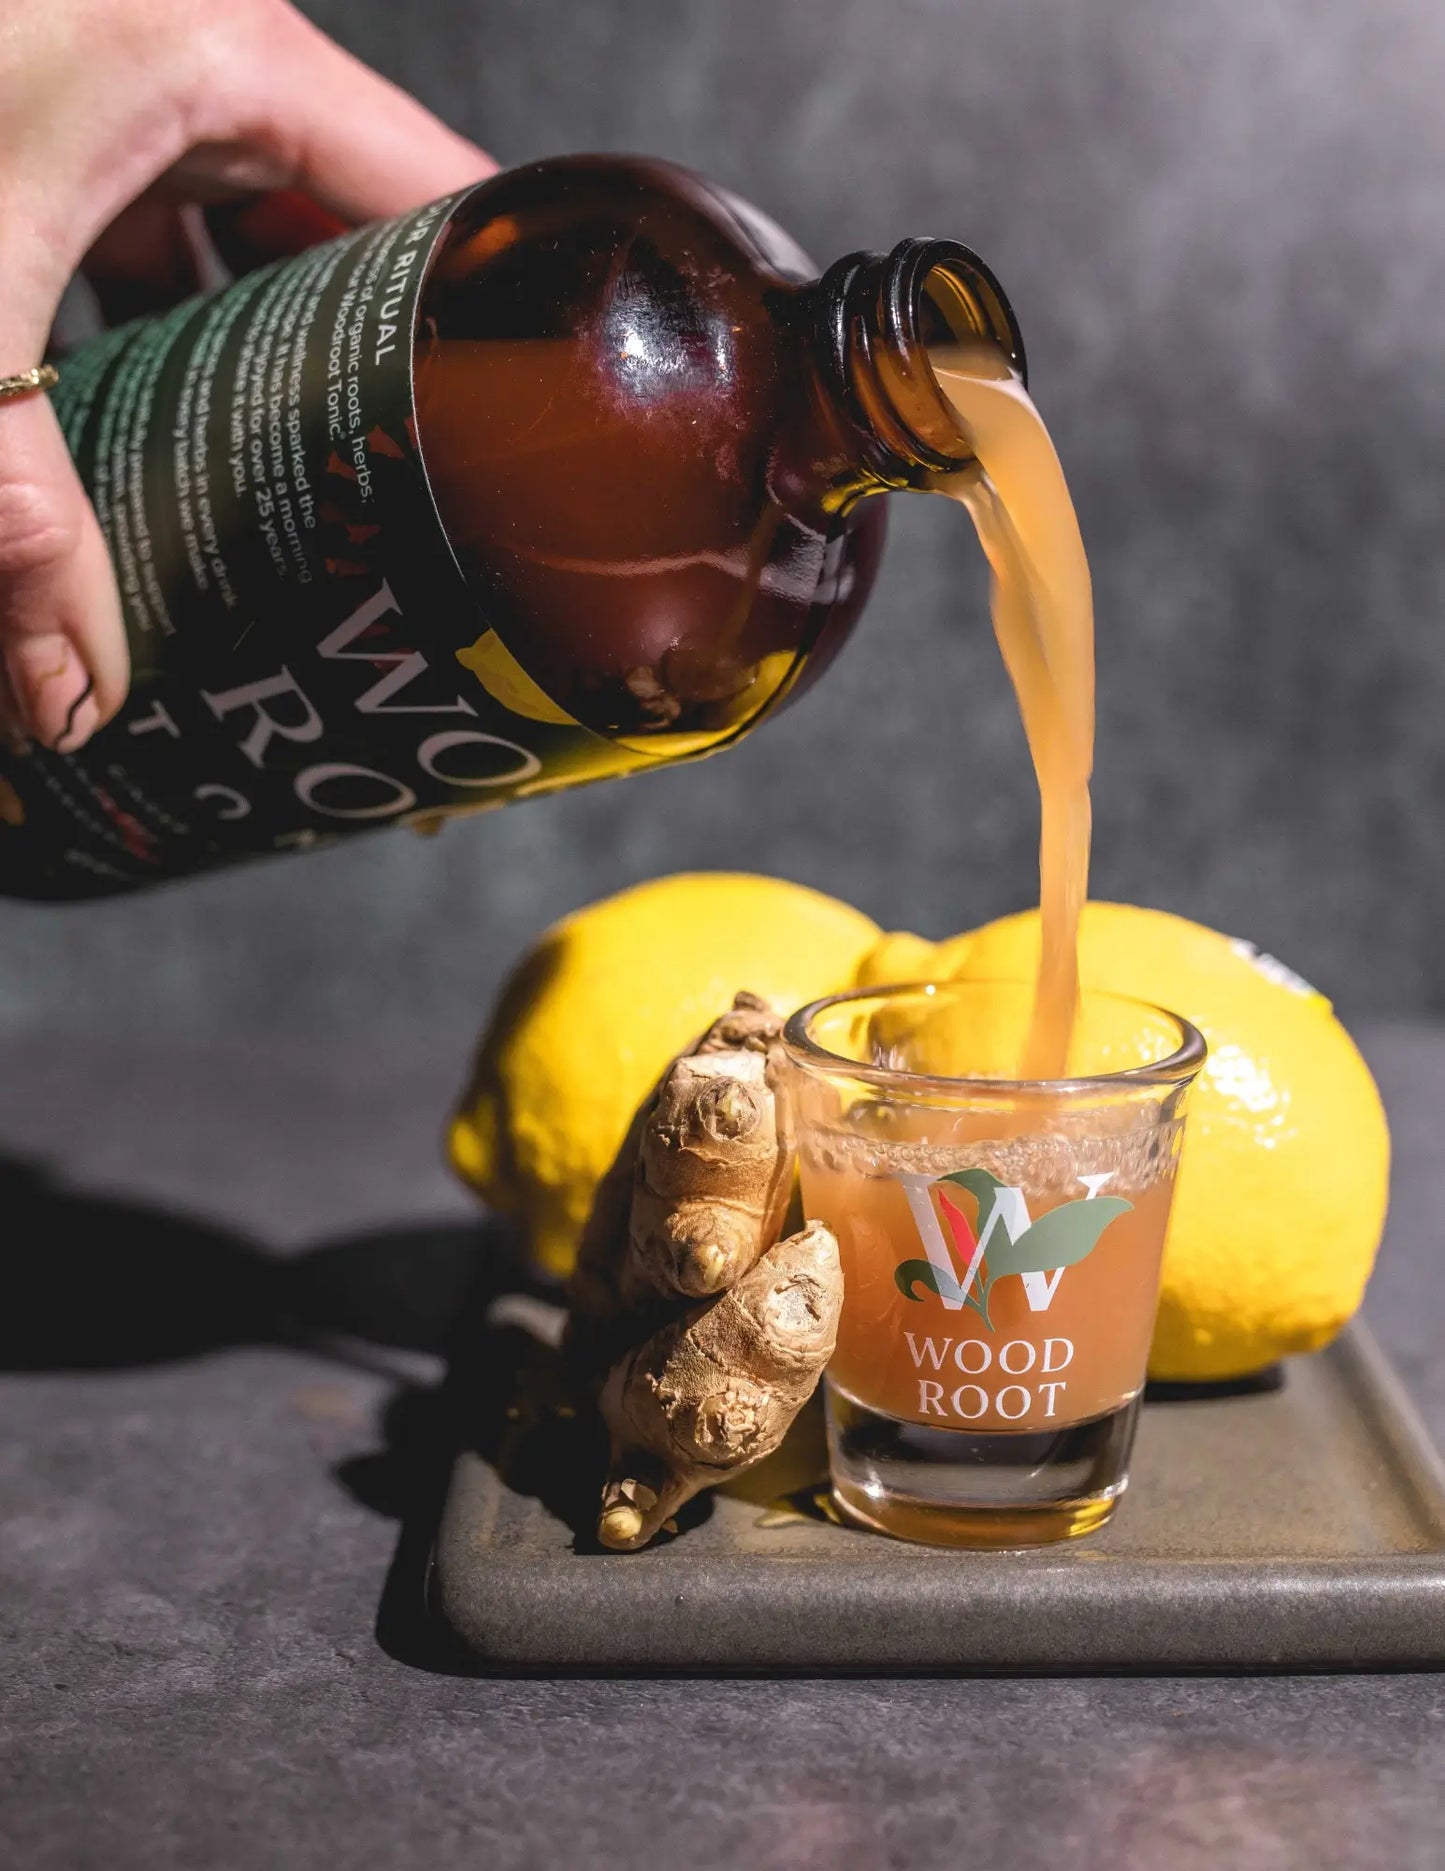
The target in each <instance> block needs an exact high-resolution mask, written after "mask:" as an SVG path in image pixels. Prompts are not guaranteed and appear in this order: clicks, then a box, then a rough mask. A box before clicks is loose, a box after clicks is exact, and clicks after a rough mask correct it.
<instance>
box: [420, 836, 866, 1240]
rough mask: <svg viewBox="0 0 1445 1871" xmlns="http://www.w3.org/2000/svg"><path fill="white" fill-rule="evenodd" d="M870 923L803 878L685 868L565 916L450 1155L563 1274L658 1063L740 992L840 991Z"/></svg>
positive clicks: (806, 996) (509, 998) (793, 998)
mask: <svg viewBox="0 0 1445 1871" xmlns="http://www.w3.org/2000/svg"><path fill="white" fill-rule="evenodd" d="M878 936H879V930H878V926H877V924H876V923H874V922H872V921H870V919H869V918H868V917H866V916H864V915H863V914H862V913H861V912H860V911H858V910H855V909H852V908H850V907H849V906H848V905H847V904H846V903H840V902H838V901H836V900H835V899H834V898H832V897H828V896H824V895H822V894H821V892H819V891H816V890H809V889H806V888H804V887H803V886H802V885H801V884H793V883H785V882H783V881H781V880H780V879H778V878H775V877H756V876H749V875H744V874H735V873H726V872H691V873H684V874H681V875H678V876H672V877H661V878H658V879H657V880H656V881H654V882H652V883H645V884H639V885H638V886H637V887H636V888H635V889H631V890H624V891H622V892H621V893H620V894H619V895H617V896H613V897H608V898H606V899H605V900H603V901H602V902H600V903H594V904H592V905H590V906H589V907H588V908H586V909H582V910H579V911H577V912H576V913H575V914H574V915H572V916H569V917H567V918H566V919H565V920H564V921H562V922H560V923H558V924H556V925H555V927H553V928H552V929H550V930H548V931H547V933H546V934H545V935H543V936H542V937H541V939H540V940H539V941H538V943H537V944H536V946H535V947H534V948H533V949H532V950H531V951H530V952H529V953H528V954H527V955H526V956H525V957H524V958H523V960H522V962H521V964H520V965H519V967H518V968H517V970H516V972H515V973H514V974H513V976H512V978H511V980H510V982H509V983H508V985H507V987H506V989H505V990H504V992H503V995H502V998H501V1001H500V1003H499V1005H498V1007H497V1009H496V1012H495V1014H494V1015H493V1017H492V1020H491V1023H490V1025H489V1026H488V1028H487V1031H486V1033H485V1034H484V1035H483V1038H482V1044H481V1048H480V1051H479V1054H478V1057H477V1061H476V1066H475V1070H474V1074H473V1079H472V1084H471V1087H470V1089H469V1090H468V1091H467V1093H466V1095H465V1097H464V1098H463V1100H462V1102H461V1104H460V1105H459V1107H458V1109H457V1112H456V1115H455V1116H454V1118H453V1120H452V1125H451V1131H450V1137H449V1149H450V1156H451V1160H452V1164H453V1166H454V1167H455V1169H456V1170H457V1171H458V1173H459V1174H460V1175H461V1176H462V1178H463V1179H464V1180H465V1181H466V1182H468V1183H470V1184H471V1185H472V1186H473V1188H475V1189H476V1190H477V1191H478V1192H479V1193H480V1194H481V1196H482V1197H483V1199H484V1200H485V1201H487V1202H488V1203H489V1204H490V1205H491V1206H492V1207H494V1208H496V1209H498V1210H500V1211H501V1212H502V1213H504V1214H508V1215H512V1216H515V1217H516V1218H517V1220H518V1221H519V1222H520V1223H521V1224H522V1226H523V1228H524V1230H525V1233H526V1236H527V1239H528V1242H529V1245H530V1248H531V1251H532V1253H533V1254H534V1256H535V1257H536V1258H537V1259H538V1260H539V1261H541V1263H542V1264H543V1265H544V1266H546V1267H547V1268H549V1269H550V1270H551V1271H552V1272H554V1273H559V1274H563V1273H566V1272H567V1271H568V1269H569V1268H570V1267H571V1265H572V1262H573V1259H574V1257H575V1255H576V1249H577V1241H578V1237H579V1236H580V1234H581V1230H582V1225H583V1223H584V1221H585V1220H586V1218H587V1212H588V1209H589V1208H590V1207H591V1203H592V1196H593V1192H594V1190H595V1188H596V1186H597V1182H598V1179H599V1178H600V1177H601V1176H602V1175H603V1173H604V1172H605V1170H606V1169H607V1167H608V1165H609V1164H610V1163H611V1161H612V1159H613V1157H614V1156H615V1155H616V1153H617V1150H618V1147H619V1146H620V1144H621V1142H622V1139H623V1137H624V1136H625V1135H626V1132H627V1126H628V1124H629V1123H630V1122H631V1119H632V1114H633V1112H634V1111H635V1110H636V1108H637V1106H638V1104H639V1103H640V1102H641V1100H642V1099H643V1098H644V1097H645V1096H646V1094H647V1092H648V1091H649V1090H650V1088H651V1087H652V1085H653V1084H654V1082H655V1081H656V1079H657V1078H658V1076H659V1075H660V1074H661V1072H662V1071H663V1069H664V1068H665V1067H666V1065H667V1062H668V1060H669V1059H671V1058H673V1057H674V1056H675V1055H676V1054H677V1053H679V1052H681V1051H682V1050H683V1048H684V1047H686V1046H687V1045H689V1044H690V1043H691V1042H692V1041H693V1040H694V1039H696V1038H697V1036H698V1035H699V1034H700V1033H701V1032H702V1031H703V1030H704V1029H705V1028H706V1027H707V1026H709V1025H710V1024H711V1022H712V1021H713V1020H715V1019H716V1018H717V1016H718V1015H719V1014H720V1013H723V1012H724V1011H725V1010H726V1009H727V1008H728V1007H729V1006H731V1004H732V998H733V995H734V994H735V993H736V992H737V990H738V989H739V988H749V989H751V990H752V991H753V992H754V993H758V994H763V995H766V996H767V998H768V999H769V1000H770V1001H771V1002H772V1003H773V1004H774V1006H776V1007H778V1008H779V1009H781V1010H783V1011H785V1012H792V1011H793V1009H795V1008H797V1007H799V1006H801V1005H802V1004H803V1002H805V1001H808V1000H813V999H815V998H816V997H817V996H819V995H822V994H827V993H831V992H833V991H834V990H835V989H838V988H841V987H844V986H846V985H847V984H848V983H849V982H850V981H851V980H852V979H853V976H854V974H855V972H856V970H857V967H858V964H859V961H860V960H861V958H862V956H863V955H864V953H865V952H866V951H867V950H868V949H870V948H871V947H873V945H874V944H875V943H876V942H877V940H878Z"/></svg>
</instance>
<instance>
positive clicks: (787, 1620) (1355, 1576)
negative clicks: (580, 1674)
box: [431, 1325, 1445, 1674]
mask: <svg viewBox="0 0 1445 1871" xmlns="http://www.w3.org/2000/svg"><path fill="white" fill-rule="evenodd" d="M511 1329H512V1331H513V1335H514V1336H515V1328H511ZM515 1368H516V1367H515V1364H513V1365H512V1366H511V1367H510V1369H511V1373H512V1374H511V1375H510V1376H509V1375H508V1366H507V1361H506V1360H505V1359H503V1360H501V1361H500V1363H499V1364H497V1365H495V1366H494V1367H493V1375H492V1377H491V1379H490V1380H489V1384H490V1388H489V1393H488V1395H487V1396H477V1397H474V1398H473V1399H472V1402H471V1403H470V1404H469V1406H468V1409H469V1414H470V1415H471V1418H472V1422H473V1424H474V1427H475V1429H476V1432H477V1433H476V1435H475V1437H474V1438H473V1444H474V1446H471V1447H468V1448H465V1449H464V1450H463V1451H462V1453H461V1454H460V1455H459V1457H458V1459H457V1461H456V1465H455V1468H454V1470H453V1474H452V1479H451V1486H450V1491H449V1494H448V1498H447V1501H446V1505H445V1509H444V1512H443V1515H442V1520H441V1525H440V1530H439V1533H438V1536H437V1542H436V1547H435V1554H434V1570H433V1574H432V1580H431V1601H432V1604H433V1606H434V1608H435V1610H436V1611H437V1612H438V1613H439V1615H440V1616H441V1618H442V1619H443V1620H444V1621H445V1623H446V1624H447V1625H448V1626H449V1627H450V1629H451V1631H452V1632H453V1633H454V1634H455V1636H456V1638H457V1639H458V1640H460V1642H461V1644H462V1645H463V1646H464V1647H465V1649H466V1651H467V1652H468V1653H470V1658H471V1660H472V1662H473V1663H475V1664H480V1665H481V1666H483V1667H491V1668H493V1669H513V1670H515V1669H518V1668H533V1669H554V1670H555V1669H566V1670H611V1671H644V1670H646V1671H650V1670H659V1669H663V1670H685V1671H702V1670H708V1671H719V1670H721V1671H809V1672H823V1671H855V1672H875V1671H911V1672H923V1671H943V1672H949V1673H958V1674H969V1673H984V1672H1018V1673H1022V1672H1044V1673H1058V1674H1063V1673H1066V1672H1071V1671H1089V1670H1115V1669H1133V1670H1155V1671H1170V1670H1178V1669H1256V1670H1259V1669H1266V1670H1299V1669H1341V1668H1348V1669H1365V1668H1378V1667H1384V1666H1398V1665H1407V1666H1408V1665H1416V1666H1419V1665H1442V1664H1445V1469H1442V1465H1441V1463H1440V1460H1439V1457H1438V1456H1437V1455H1436V1453H1435V1451H1434V1449H1433V1447H1432V1446H1431V1444H1430V1442H1429V1440H1428V1437H1427V1435H1426V1433H1425V1431H1424V1429H1423V1427H1422V1426H1421V1424H1420V1423H1419V1421H1418V1419H1417V1418H1416V1416H1415V1413H1414V1410H1413V1409H1412V1407H1411V1405H1410V1404H1409V1402H1408V1400H1407V1399H1406V1397H1405V1396H1404V1394H1403V1392H1402V1390H1401V1388H1400V1385H1399V1382H1398V1380H1397V1379H1396V1377H1395V1375H1394V1373H1393V1371H1392V1370H1391V1368H1390V1366H1389V1365H1388V1363H1387V1362H1386V1360H1385V1358H1384V1356H1383V1354H1382V1353H1381V1352H1380V1350H1379V1348H1378V1347H1377V1345H1376V1344H1375V1342H1374V1340H1373V1339H1372V1338H1371V1337H1370V1335H1369V1333H1368V1332H1367V1331H1366V1330H1365V1329H1364V1328H1363V1327H1362V1326H1360V1325H1356V1326H1354V1327H1353V1328H1351V1329H1350V1330H1349V1331H1348V1332H1346V1333H1345V1334H1344V1336H1343V1337H1342V1338H1340V1339H1339V1340H1338V1342H1337V1343H1336V1344H1335V1345H1334V1346H1333V1347H1331V1348H1330V1349H1329V1350H1328V1351H1325V1352H1321V1353H1319V1354H1317V1355H1316V1356H1314V1357H1312V1358H1306V1359H1300V1360H1296V1361H1293V1362H1291V1363H1290V1364H1288V1365H1287V1366H1284V1367H1282V1370H1281V1372H1280V1373H1277V1374H1276V1375H1275V1377H1274V1379H1273V1381H1272V1383H1271V1384H1263V1385H1256V1386H1254V1387H1252V1388H1249V1389H1242V1390H1241V1389H1236V1390H1235V1391H1234V1392H1233V1393H1231V1394H1219V1393H1216V1394H1211V1395H1207V1396H1203V1395H1199V1394H1198V1393H1192V1394H1189V1393H1184V1394H1180V1393H1174V1394H1167V1393H1166V1394H1165V1395H1163V1396H1161V1397H1158V1398H1155V1397H1151V1399H1150V1401H1148V1402H1147V1403H1146V1405H1145V1408H1144V1411H1143V1416H1142V1421H1141V1426H1140V1431H1139V1439H1138V1444H1137V1448H1136V1452H1135V1459H1134V1465H1133V1486H1132V1487H1131V1490H1130V1492H1129V1494H1128V1495H1127V1496H1126V1498H1125V1500H1124V1503H1123V1505H1122V1506H1121V1507H1120V1509H1119V1512H1118V1513H1117V1515H1116V1516H1115V1518H1114V1520H1113V1522H1112V1523H1111V1524H1110V1525H1109V1526H1107V1527H1106V1528H1104V1529H1103V1530H1102V1531H1101V1532H1100V1533H1098V1534H1095V1535H1093V1536H1091V1537H1089V1538H1086V1539H1083V1540H1080V1541H1079V1542H1077V1543H1076V1544H1071V1545H1069V1546H1067V1547H1052V1548H1047V1549H1042V1550H1036V1551H1031V1552H1019V1553H969V1552H948V1551H940V1550H939V1549H938V1548H935V1547H922V1546H912V1545H907V1544H904V1543H902V1542H900V1541H896V1540H890V1539H885V1538H883V1537H881V1536H878V1535H874V1534H868V1533H863V1532H857V1531H854V1530H852V1529H850V1528H845V1527H841V1526H837V1525H834V1524H832V1523H831V1522H830V1521H829V1520H828V1519H827V1518H826V1517H824V1516H823V1515H822V1514H821V1513H820V1512H819V1511H818V1508H817V1505H816V1497H815V1493H814V1485H815V1479H816V1475H817V1456H818V1453H819V1451H818V1446H817V1443H816V1442H815V1441H810V1437H816V1435H817V1425H816V1423H810V1424H809V1425H807V1426H806V1427H805V1428H804V1430H803V1433H802V1434H801V1435H795V1437H794V1438H790V1446H789V1447H788V1448H787V1449H785V1450H784V1451H782V1452H780V1454H779V1456H778V1457H775V1458H774V1460H773V1463H771V1464H769V1465H768V1468H767V1470H764V1469H759V1470H757V1471H756V1472H755V1474H754V1476H753V1477H751V1478H749V1479H750V1483H751V1485H749V1484H748V1483H743V1484H740V1485H743V1486H746V1487H747V1494H748V1498H744V1497H740V1496H737V1495H732V1496H727V1495H721V1494H714V1495H712V1496H710V1497H708V1498H707V1499H706V1500H705V1501H704V1503H703V1504H702V1505H701V1506H700V1507H699V1508H698V1509H697V1511H696V1512H694V1513H693V1515H692V1516H691V1522H690V1524H688V1523H685V1524H684V1526H683V1529H682V1531H681V1532H680V1533H679V1535H678V1536H677V1537H676V1538H673V1539H670V1540H666V1541H664V1542H662V1543H661V1544H659V1545H658V1546H656V1547H655V1548H653V1549H650V1550H648V1551H646V1552H643V1553H639V1554H628V1555H620V1554H608V1553H604V1552H601V1551H600V1550H593V1549H591V1548H590V1546H589V1538H588V1535H587V1533H586V1531H585V1529H586V1528H587V1527H588V1525H589V1522H590V1516H591V1512H592V1509H593V1504H594V1503H595V1499H596V1492H595V1478H596V1473H597V1471H596V1469H595V1468H593V1467H592V1466H591V1463H592V1461H593V1460H594V1459H595V1455H594V1452H593V1451H591V1450H589V1449H587V1448H585V1447H584V1446H582V1432H581V1431H580V1429H574V1430H568V1429H567V1427H566V1426H565V1425H560V1426H554V1428H553V1429H551V1430H549V1431H547V1432H544V1435H543V1440H542V1442H541V1443H540V1444H539V1443H538V1442H537V1440H536V1438H535V1436H533V1437H532V1438H530V1439H527V1438H524V1439H523V1440H522V1442H521V1443H520V1444H517V1445H516V1446H513V1447H512V1448H510V1449H507V1448H506V1447H505V1446H504V1445H505V1443H506V1440H507V1430H506V1428H505V1424H506V1419H507V1417H508V1414H509V1411H508V1408H507V1405H506V1398H507V1396H508V1395H509V1394H514V1393H513V1392H511V1390H510V1386H511V1385H512V1384H513V1383H514V1381H515ZM473 1405H474V1406H475V1407H474V1408H473ZM510 1415H511V1416H512V1417H513V1418H515V1415H516V1411H515V1407H513V1408H512V1409H511V1410H510ZM513 1426H514V1427H515V1425H513ZM499 1471H505V1472H506V1474H507V1476H508V1480H507V1481H505V1482H504V1481H503V1480H502V1479H501V1478H500V1473H499ZM780 1497H781V1500H780ZM574 1528H575V1529H581V1531H575V1532H574Z"/></svg>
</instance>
